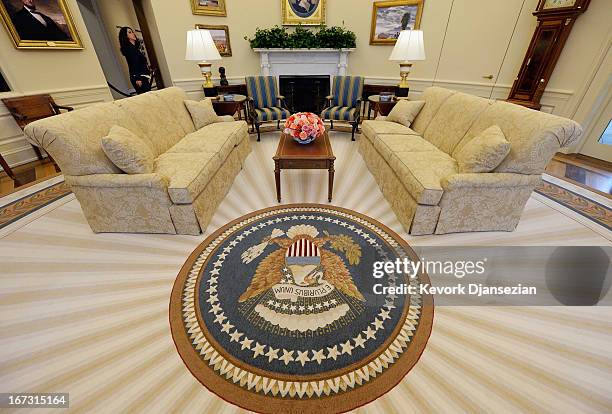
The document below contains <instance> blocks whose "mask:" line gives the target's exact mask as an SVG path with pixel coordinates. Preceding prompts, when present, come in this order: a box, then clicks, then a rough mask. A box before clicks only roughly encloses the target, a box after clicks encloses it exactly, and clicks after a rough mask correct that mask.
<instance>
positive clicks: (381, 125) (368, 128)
mask: <svg viewBox="0 0 612 414" xmlns="http://www.w3.org/2000/svg"><path fill="white" fill-rule="evenodd" d="M361 131H362V133H363V134H364V135H366V136H367V137H368V138H369V139H370V141H372V139H373V138H374V137H376V136H377V135H378V136H380V135H382V134H396V135H419V134H417V133H416V132H415V131H413V130H412V129H410V128H408V127H407V126H404V125H402V124H398V123H397V122H389V121H386V120H385V121H372V120H368V121H363V123H362V124H361Z"/></svg>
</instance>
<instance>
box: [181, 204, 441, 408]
mask: <svg viewBox="0 0 612 414" xmlns="http://www.w3.org/2000/svg"><path fill="white" fill-rule="evenodd" d="M398 258H399V259H404V258H412V259H417V260H418V258H417V256H416V254H415V253H414V251H413V250H412V249H411V248H410V247H409V246H408V244H407V243H406V242H405V241H404V240H403V239H402V238H401V237H399V236H398V235H397V234H396V233H395V232H393V231H392V230H390V229H389V228H387V227H385V226H384V225H382V224H381V223H379V222H377V221H376V220H373V219H371V218H369V217H367V216H364V215H362V214H359V213H356V212H354V211H351V210H346V209H342V208H339V207H334V206H327V205H319V204H303V205H302V204H299V205H298V204H293V205H282V206H278V207H272V208H268V209H264V210H259V211H256V212H253V213H251V214H249V215H246V216H243V217H241V218H239V219H237V220H234V221H233V222H231V223H229V224H227V225H225V226H223V227H222V228H220V229H219V230H217V231H216V232H215V233H213V234H212V235H211V236H210V237H208V238H207V239H206V240H205V241H204V242H203V243H202V244H200V245H199V246H198V248H197V249H196V250H195V251H194V252H193V253H192V254H191V256H190V257H189V259H188V260H187V262H186V263H185V265H184V266H183V268H182V269H181V272H180V273H179V275H178V277H177V279H176V282H175V284H174V288H173V290H172V296H171V300H170V325H171V330H172V337H173V340H174V343H175V344H176V348H177V350H178V352H179V354H180V356H181V358H182V359H183V361H184V363H185V365H186V366H187V368H188V369H189V371H191V373H192V374H193V375H194V376H195V377H196V378H197V379H198V380H199V381H200V382H201V383H202V384H203V385H204V386H205V387H206V388H208V389H209V390H210V391H212V392H214V393H215V394H216V395H218V396H219V397H221V398H223V399H224V400H226V401H228V402H230V403H233V404H235V405H238V406H240V407H242V408H245V409H248V410H252V411H257V412H265V413H289V412H299V413H327V412H343V411H348V410H351V409H354V408H357V407H359V406H362V405H364V404H367V403H368V402H370V401H373V400H375V399H376V398H378V397H380V396H381V395H383V394H385V393H386V392H388V391H390V390H391V389H392V388H393V387H395V386H396V385H397V384H398V383H399V382H400V381H401V380H402V378H403V377H404V376H405V375H406V374H407V373H408V372H409V371H410V369H411V368H412V367H413V366H414V365H415V364H416V363H417V361H418V359H419V357H420V356H421V353H422V352H423V350H424V349H425V346H426V344H427V340H428V339H429V335H430V333H431V327H432V322H433V299H432V297H431V296H430V295H423V296H421V295H419V294H414V295H396V294H393V293H389V294H384V293H383V294H375V293H374V292H375V290H376V292H380V291H381V290H382V289H383V288H384V287H394V286H399V285H400V284H412V285H414V286H417V285H418V284H420V283H429V279H428V278H427V275H425V274H421V275H419V276H418V277H417V278H414V279H410V278H409V277H407V276H405V275H403V274H402V275H400V274H393V273H391V274H387V273H385V274H384V276H383V277H381V278H374V276H373V268H374V263H375V262H386V261H396V259H398ZM375 285H377V287H376V289H375ZM387 292H388V289H387Z"/></svg>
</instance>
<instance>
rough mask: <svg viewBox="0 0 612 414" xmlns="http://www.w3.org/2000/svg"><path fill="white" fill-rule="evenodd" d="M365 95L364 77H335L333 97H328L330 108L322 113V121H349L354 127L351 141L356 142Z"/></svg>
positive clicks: (332, 123) (332, 125) (332, 124)
mask: <svg viewBox="0 0 612 414" xmlns="http://www.w3.org/2000/svg"><path fill="white" fill-rule="evenodd" d="M362 94H363V77H361V76H335V77H334V83H333V86H332V91H331V95H329V96H328V97H327V100H328V106H327V107H326V108H325V109H323V111H322V112H321V119H323V120H327V119H329V121H330V122H331V127H332V129H333V128H334V121H347V122H349V123H350V124H351V125H352V126H353V131H352V134H351V139H352V140H353V141H355V131H356V130H357V127H358V126H359V119H360V117H361V95H362Z"/></svg>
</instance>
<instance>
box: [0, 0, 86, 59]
mask: <svg viewBox="0 0 612 414" xmlns="http://www.w3.org/2000/svg"><path fill="white" fill-rule="evenodd" d="M9 8H10V10H9ZM36 10H37V11H38V13H36V15H37V16H40V19H42V20H44V22H45V25H43V24H38V22H36V20H34V19H35V18H34V17H32V16H34V15H33V14H32V13H30V12H29V11H28V10H27V9H26V7H25V6H23V4H22V3H21V1H19V2H16V1H12V0H0V17H2V23H3V24H4V27H5V28H6V30H7V32H8V34H9V36H10V38H11V40H12V41H13V45H14V46H15V48H16V49H83V43H82V42H81V38H80V37H79V33H78V32H77V29H76V26H75V24H74V20H73V19H72V15H71V14H70V9H69V8H68V5H67V4H66V0H46V1H39V2H38V4H37V7H36ZM58 13H59V14H60V15H61V18H60V19H58V18H57V15H58ZM50 15H51V16H56V17H55V18H51V17H50ZM36 19H38V17H37V18H36ZM45 36H47V37H46V38H45Z"/></svg>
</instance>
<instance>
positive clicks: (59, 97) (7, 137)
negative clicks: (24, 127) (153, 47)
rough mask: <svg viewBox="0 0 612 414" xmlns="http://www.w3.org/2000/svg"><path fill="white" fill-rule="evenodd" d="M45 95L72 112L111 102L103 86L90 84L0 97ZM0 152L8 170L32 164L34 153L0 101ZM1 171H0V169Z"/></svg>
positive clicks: (110, 96) (6, 94)
mask: <svg viewBox="0 0 612 414" xmlns="http://www.w3.org/2000/svg"><path fill="white" fill-rule="evenodd" d="M43 93H48V94H50V95H51V96H52V97H53V99H54V100H55V102H57V103H58V104H59V105H67V106H72V107H74V108H75V109H78V108H83V107H86V106H89V105H93V104H96V103H101V102H108V101H112V100H113V98H112V95H111V94H110V91H109V89H108V86H106V85H92V86H88V87H82V88H65V89H54V90H37V91H30V92H27V93H20V92H15V91H13V92H5V93H1V94H0V98H12V97H19V96H25V95H38V94H43ZM0 153H1V154H2V156H3V157H4V159H5V160H6V161H7V162H8V164H9V165H10V166H11V167H17V166H19V165H23V164H27V163H28V162H32V161H36V159H37V158H36V154H35V152H34V150H33V149H32V146H31V145H30V144H29V143H28V141H27V139H26V137H25V135H24V134H23V132H22V131H21V128H19V127H18V126H17V123H16V122H15V120H14V119H13V117H12V116H11V114H10V113H9V111H8V110H7V109H6V107H5V106H4V105H3V104H2V103H1V102H0ZM0 171H2V169H0Z"/></svg>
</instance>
